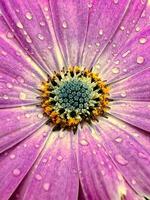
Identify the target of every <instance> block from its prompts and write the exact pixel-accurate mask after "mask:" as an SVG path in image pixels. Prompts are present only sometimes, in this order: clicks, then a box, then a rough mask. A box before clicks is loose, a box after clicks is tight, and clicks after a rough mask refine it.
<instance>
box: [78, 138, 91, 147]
mask: <svg viewBox="0 0 150 200" xmlns="http://www.w3.org/2000/svg"><path fill="white" fill-rule="evenodd" d="M80 144H81V145H83V146H86V145H88V144H89V143H88V141H87V140H84V139H83V140H80Z"/></svg>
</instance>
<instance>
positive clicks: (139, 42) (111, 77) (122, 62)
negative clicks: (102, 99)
mask: <svg viewBox="0 0 150 200" xmlns="http://www.w3.org/2000/svg"><path fill="white" fill-rule="evenodd" d="M149 32H150V28H147V29H146V30H144V31H142V32H141V33H139V34H137V35H136V37H134V38H132V39H131V40H129V41H128V42H126V44H125V45H124V46H123V48H122V49H120V51H119V53H118V54H117V56H115V58H114V59H113V60H112V61H111V62H110V63H109V64H107V65H106V66H105V67H104V68H105V69H104V70H105V71H104V73H105V75H104V78H106V79H107V80H108V82H110V83H111V82H113V81H116V80H120V79H123V78H126V77H129V76H131V75H133V74H135V73H138V72H140V71H142V70H144V69H146V68H148V67H149V65H150V58H149V54H150V49H149V44H150V42H149V39H150V36H149Z"/></svg>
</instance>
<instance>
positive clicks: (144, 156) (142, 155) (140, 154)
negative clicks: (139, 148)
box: [138, 152, 147, 159]
mask: <svg viewBox="0 0 150 200" xmlns="http://www.w3.org/2000/svg"><path fill="white" fill-rule="evenodd" d="M138 155H139V157H140V158H144V159H146V158H147V156H146V155H145V154H144V153H142V152H139V153H138Z"/></svg>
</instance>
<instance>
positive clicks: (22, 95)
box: [19, 92, 26, 100]
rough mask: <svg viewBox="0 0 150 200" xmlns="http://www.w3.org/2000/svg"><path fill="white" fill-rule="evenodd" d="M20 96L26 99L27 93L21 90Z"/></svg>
mask: <svg viewBox="0 0 150 200" xmlns="http://www.w3.org/2000/svg"><path fill="white" fill-rule="evenodd" d="M19 98H20V99H21V100H25V99H26V94H25V93H24V92H20V94H19Z"/></svg>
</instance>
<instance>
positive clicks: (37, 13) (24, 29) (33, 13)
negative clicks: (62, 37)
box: [0, 0, 63, 73]
mask: <svg viewBox="0 0 150 200" xmlns="http://www.w3.org/2000/svg"><path fill="white" fill-rule="evenodd" d="M0 7H1V12H2V15H3V16H4V19H5V21H6V23H7V24H8V26H9V27H10V30H12V31H13V34H14V35H15V39H16V40H17V41H18V42H19V43H20V44H21V46H22V47H23V49H24V50H25V51H26V52H27V54H28V55H30V56H31V57H32V59H33V60H34V61H35V62H36V63H37V64H38V65H39V66H41V68H42V69H43V70H45V71H47V72H49V73H50V72H51V71H53V70H58V69H59V66H60V65H62V64H63V59H62V56H61V52H60V51H59V48H58V45H57V41H56V38H55V33H54V30H53V25H52V19H51V13H50V8H49V2H48V1H47V0H44V1H43V0H39V1H38V3H37V1H36V0H33V1H30V2H28V1H27V0H25V1H20V0H17V1H16V0H13V1H5V0H4V1H3V0H2V1H1V2H0ZM5 34H7V33H5Z"/></svg>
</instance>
